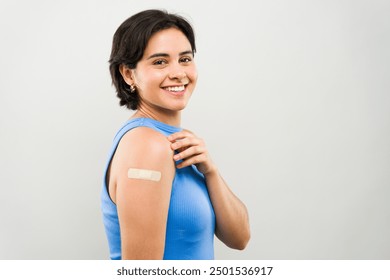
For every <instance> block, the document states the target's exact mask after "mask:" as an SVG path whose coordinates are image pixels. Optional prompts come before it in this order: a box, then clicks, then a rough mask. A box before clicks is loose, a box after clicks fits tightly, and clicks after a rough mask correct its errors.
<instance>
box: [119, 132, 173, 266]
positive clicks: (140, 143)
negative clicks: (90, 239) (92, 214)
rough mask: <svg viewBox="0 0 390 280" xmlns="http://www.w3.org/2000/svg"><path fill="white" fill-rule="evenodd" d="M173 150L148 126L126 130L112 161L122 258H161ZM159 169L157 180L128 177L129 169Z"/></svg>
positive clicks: (154, 170) (164, 139)
mask: <svg viewBox="0 0 390 280" xmlns="http://www.w3.org/2000/svg"><path fill="white" fill-rule="evenodd" d="M172 156H173V151H172V150H171V148H170V143H169V141H168V140H167V139H166V137H165V136H164V135H162V134H160V133H158V132H156V131H154V130H152V129H150V128H143V127H142V128H137V129H134V130H133V131H131V132H130V133H127V134H126V135H125V136H124V137H123V138H122V140H121V143H120V144H119V145H118V149H117V151H116V154H115V158H114V161H113V166H112V167H113V169H112V171H113V174H112V175H114V176H115V181H116V195H115V200H116V204H117V209H118V217H119V224H120V228H121V246H122V259H162V257H163V254H164V244H165V233H166V223H167V217H168V208H169V200H170V195H171V188H172V181H173V178H174V175H175V165H174V161H173V158H172ZM130 168H134V169H144V170H151V171H153V172H160V173H161V178H160V179H159V180H157V181H156V180H148V179H142V178H141V179H137V178H129V176H128V170H129V169H130Z"/></svg>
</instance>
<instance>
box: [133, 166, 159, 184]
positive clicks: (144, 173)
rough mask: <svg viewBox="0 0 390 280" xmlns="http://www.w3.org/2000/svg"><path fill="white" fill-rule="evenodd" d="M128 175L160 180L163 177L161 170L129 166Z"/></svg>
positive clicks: (136, 177)
mask: <svg viewBox="0 0 390 280" xmlns="http://www.w3.org/2000/svg"><path fill="white" fill-rule="evenodd" d="M127 177H128V178H130V179H142V180H150V181H154V182H158V181H160V179H161V172H159V171H154V170H147V169H136V168H129V170H128V171H127Z"/></svg>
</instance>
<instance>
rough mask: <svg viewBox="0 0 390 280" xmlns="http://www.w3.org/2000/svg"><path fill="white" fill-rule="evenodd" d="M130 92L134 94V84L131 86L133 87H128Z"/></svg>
mask: <svg viewBox="0 0 390 280" xmlns="http://www.w3.org/2000/svg"><path fill="white" fill-rule="evenodd" d="M130 92H131V93H133V92H135V86H134V84H133V85H130Z"/></svg>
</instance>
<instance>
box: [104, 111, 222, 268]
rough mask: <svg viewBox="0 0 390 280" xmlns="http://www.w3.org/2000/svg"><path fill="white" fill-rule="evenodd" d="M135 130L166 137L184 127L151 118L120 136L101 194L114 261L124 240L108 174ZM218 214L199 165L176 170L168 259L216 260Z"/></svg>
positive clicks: (129, 126) (127, 126) (135, 122)
mask: <svg viewBox="0 0 390 280" xmlns="http://www.w3.org/2000/svg"><path fill="white" fill-rule="evenodd" d="M135 127H149V128H152V129H154V130H156V131H158V132H160V133H162V134H163V135H165V136H168V135H170V134H172V133H175V132H178V131H180V130H181V128H178V127H175V126H170V125H167V124H165V123H162V122H159V121H156V120H152V119H148V118H137V119H132V120H130V121H128V122H127V123H126V124H125V125H124V126H123V127H122V128H121V129H120V130H119V132H118V133H117V134H116V136H115V138H114V143H113V146H112V149H111V152H110V154H109V158H108V162H107V165H106V169H105V172H104V180H103V189H102V193H101V208H102V213H103V223H104V227H105V231H106V235H107V239H108V245H109V248H110V258H111V259H121V240H120V229H119V220H118V213H117V208H116V205H115V203H114V202H113V201H112V200H111V198H110V196H109V194H108V186H107V171H108V167H109V164H110V162H111V159H112V157H113V156H114V153H115V151H116V148H117V146H118V144H119V142H120V140H121V139H122V137H123V135H125V133H126V132H128V131H129V130H131V129H133V128H135ZM214 230H215V214H214V209H213V206H212V204H211V201H210V197H209V194H208V191H207V186H206V183H205V179H204V176H203V174H202V173H200V172H199V171H198V170H197V169H196V167H195V166H189V167H185V168H181V169H179V168H176V174H175V177H174V180H173V183H172V191H171V198H170V203H169V210H168V220H167V228H166V237H165V249H164V259H165V260H181V259H183V260H197V259H199V260H201V259H204V260H207V259H214Z"/></svg>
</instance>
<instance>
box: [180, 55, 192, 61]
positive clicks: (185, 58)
mask: <svg viewBox="0 0 390 280" xmlns="http://www.w3.org/2000/svg"><path fill="white" fill-rule="evenodd" d="M191 61H192V58H191V57H187V56H186V57H182V58H181V59H180V62H181V63H189V62H191Z"/></svg>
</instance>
